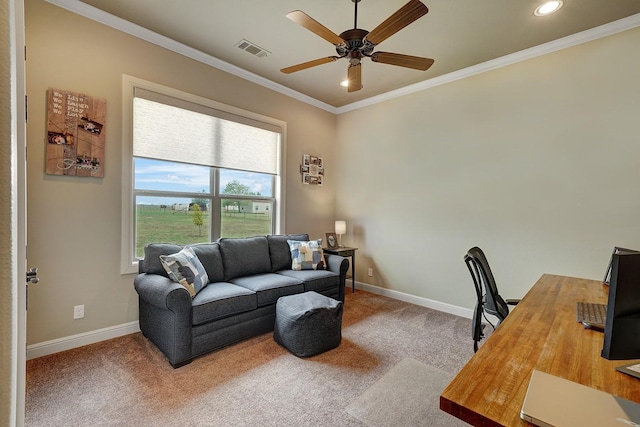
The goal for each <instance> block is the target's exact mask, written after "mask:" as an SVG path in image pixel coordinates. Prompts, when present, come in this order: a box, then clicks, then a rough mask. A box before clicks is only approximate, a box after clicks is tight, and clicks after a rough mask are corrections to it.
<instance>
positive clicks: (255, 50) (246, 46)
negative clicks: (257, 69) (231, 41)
mask: <svg viewBox="0 0 640 427" xmlns="http://www.w3.org/2000/svg"><path fill="white" fill-rule="evenodd" d="M236 46H238V47H239V48H240V49H242V50H246V51H247V52H249V53H250V54H252V55H254V56H257V57H258V58H264V57H265V56H267V55H271V52H269V51H268V50H264V49H263V48H261V47H260V46H258V45H256V44H254V43H251V42H250V41H248V40H244V39H243V40H240V42H239V43H238V44H236Z"/></svg>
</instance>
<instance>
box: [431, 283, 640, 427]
mask: <svg viewBox="0 0 640 427" xmlns="http://www.w3.org/2000/svg"><path fill="white" fill-rule="evenodd" d="M607 291H608V288H607V287H606V286H604V285H602V283H601V282H599V281H594V280H586V279H576V278H571V277H563V276H552V275H547V274H545V275H543V276H542V277H541V278H540V280H538V282H537V283H536V284H535V285H534V286H533V287H532V288H531V290H530V291H529V292H528V293H527V295H525V297H524V298H523V299H522V301H521V302H520V303H519V304H518V305H517V306H516V307H515V308H514V309H513V310H512V312H511V313H510V314H509V316H507V318H506V319H505V321H504V322H502V324H501V325H500V327H499V328H498V329H497V330H496V331H495V332H494V333H493V334H492V335H491V336H490V337H489V338H488V339H487V341H486V342H485V343H484V344H483V345H482V346H481V347H480V349H479V350H478V352H477V353H476V354H475V355H474V356H473V357H472V358H471V360H469V362H468V363H467V364H466V365H465V366H464V368H462V370H461V371H460V372H459V373H458V375H457V376H456V377H455V378H454V379H453V381H451V383H450V384H449V385H448V386H447V388H446V389H445V390H444V391H443V392H442V395H441V396H440V409H442V410H444V411H446V412H448V413H450V414H452V415H454V416H456V417H458V418H460V419H461V420H464V421H466V422H468V423H470V424H472V425H474V426H527V425H531V424H529V423H528V422H525V421H522V420H521V419H520V410H521V409H522V403H523V401H524V396H525V393H526V392H527V387H528V386H529V379H530V378H531V371H532V370H533V369H534V368H535V369H537V370H539V371H543V372H547V373H550V374H552V375H556V376H558V377H562V378H566V379H568V380H570V381H574V382H577V383H581V384H584V385H587V386H589V387H593V388H596V389H598V390H603V391H605V392H607V393H611V394H614V395H617V396H620V397H624V398H626V399H629V400H633V401H635V402H640V380H638V379H637V378H633V377H631V376H629V375H626V374H623V373H621V372H618V371H616V370H615V367H616V366H620V365H624V364H627V363H632V362H633V361H632V360H630V361H626V360H607V359H605V358H603V357H601V356H600V351H601V350H602V341H603V337H604V336H603V334H602V332H596V331H592V330H589V329H584V327H583V326H582V325H581V324H580V323H578V322H577V321H576V302H578V301H589V302H602V303H606V302H607ZM469 330H471V328H469ZM469 345H471V334H469ZM639 362H640V360H639Z"/></svg>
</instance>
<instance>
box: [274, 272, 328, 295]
mask: <svg viewBox="0 0 640 427" xmlns="http://www.w3.org/2000/svg"><path fill="white" fill-rule="evenodd" d="M278 274H281V275H283V276H287V277H291V278H293V279H298V280H302V281H303V282H304V290H305V292H307V291H316V292H319V291H324V290H326V289H331V288H336V289H338V287H339V286H340V276H339V275H337V274H336V273H334V272H333V271H328V270H301V271H295V270H280V271H278Z"/></svg>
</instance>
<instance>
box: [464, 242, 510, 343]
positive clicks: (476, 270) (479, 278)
mask: <svg viewBox="0 0 640 427" xmlns="http://www.w3.org/2000/svg"><path fill="white" fill-rule="evenodd" d="M464 262H465V263H466V264H467V268H468V269H469V273H471V278H472V279H473V284H474V285H475V288H476V297H477V299H478V302H477V303H476V308H475V310H474V311H473V323H472V325H471V333H472V336H473V351H474V352H476V351H478V342H480V340H481V339H482V338H484V326H485V325H483V324H482V317H484V318H485V320H486V321H487V322H488V323H489V324H490V325H491V327H492V328H493V329H494V330H495V329H496V328H497V327H498V326H499V325H500V323H501V322H502V321H503V320H504V319H505V318H506V317H507V315H508V314H509V307H508V306H509V305H516V304H517V303H518V302H519V301H520V300H518V299H508V300H504V299H502V297H501V296H500V294H499V293H498V287H497V286H496V281H495V279H494V278H493V273H491V268H490V267H489V263H488V262H487V257H486V256H485V255H484V252H482V249H480V248H479V247H477V246H476V247H473V248H471V249H469V251H467V254H466V255H465V256H464ZM485 313H488V314H490V315H492V316H496V317H497V318H498V323H497V324H496V325H495V326H494V325H493V323H491V322H490V321H489V320H488V319H487V316H486V314H485Z"/></svg>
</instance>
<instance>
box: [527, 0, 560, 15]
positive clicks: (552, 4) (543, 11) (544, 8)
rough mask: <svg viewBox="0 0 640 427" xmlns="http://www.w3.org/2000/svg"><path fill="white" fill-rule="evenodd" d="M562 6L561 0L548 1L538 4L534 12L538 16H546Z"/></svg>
mask: <svg viewBox="0 0 640 427" xmlns="http://www.w3.org/2000/svg"><path fill="white" fill-rule="evenodd" d="M561 7H562V1H561V0H554V1H548V2H545V3H543V4H541V5H540V6H538V7H537V8H536V10H535V12H533V14H534V15H536V16H546V15H549V14H551V13H553V12H557V11H558V9H560V8H561Z"/></svg>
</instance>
